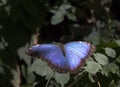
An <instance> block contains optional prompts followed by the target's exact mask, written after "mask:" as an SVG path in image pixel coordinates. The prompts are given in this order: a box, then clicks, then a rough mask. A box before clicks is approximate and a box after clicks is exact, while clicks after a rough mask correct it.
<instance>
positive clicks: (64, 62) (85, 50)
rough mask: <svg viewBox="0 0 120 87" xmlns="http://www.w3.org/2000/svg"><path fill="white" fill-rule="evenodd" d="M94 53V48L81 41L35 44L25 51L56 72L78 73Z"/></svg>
mask: <svg viewBox="0 0 120 87" xmlns="http://www.w3.org/2000/svg"><path fill="white" fill-rule="evenodd" d="M94 51H95V46H93V45H92V44H90V43H87V42H83V41H73V42H68V43H66V44H65V45H63V44H37V45H34V46H32V47H31V48H29V49H28V50H27V54H28V55H30V56H34V57H38V58H41V59H42V60H44V61H46V62H47V63H48V65H50V67H51V68H55V69H56V71H58V72H63V73H65V72H70V73H75V72H78V70H79V69H80V67H81V66H82V65H83V64H84V63H85V60H86V59H87V58H89V57H90V56H91V55H92V54H93V52H94Z"/></svg>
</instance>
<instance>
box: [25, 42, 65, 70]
mask: <svg viewBox="0 0 120 87" xmlns="http://www.w3.org/2000/svg"><path fill="white" fill-rule="evenodd" d="M27 53H28V54H29V55H31V56H35V57H39V58H41V59H43V60H45V61H46V62H48V63H50V65H52V66H54V67H56V68H57V69H59V70H63V71H66V69H67V64H66V63H67V62H66V58H65V57H64V55H63V53H62V51H61V48H60V47H59V46H57V45H54V44H40V45H39V44H38V45H34V46H32V47H31V48H30V49H29V50H28V52H27Z"/></svg>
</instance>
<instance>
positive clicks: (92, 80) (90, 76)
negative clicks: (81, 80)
mask: <svg viewBox="0 0 120 87" xmlns="http://www.w3.org/2000/svg"><path fill="white" fill-rule="evenodd" d="M88 77H89V79H90V80H91V82H95V80H94V79H93V77H92V75H91V74H90V73H89V74H88Z"/></svg>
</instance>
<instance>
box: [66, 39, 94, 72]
mask: <svg viewBox="0 0 120 87" xmlns="http://www.w3.org/2000/svg"><path fill="white" fill-rule="evenodd" d="M64 50H65V55H66V56H65V57H66V59H67V63H68V67H69V72H75V71H76V70H78V68H79V67H80V66H81V64H82V62H83V61H84V60H85V59H86V58H88V57H89V56H90V55H91V54H92V53H93V51H94V46H92V45H91V44H89V43H87V42H81V41H79V42H70V43H67V44H65V45H64Z"/></svg>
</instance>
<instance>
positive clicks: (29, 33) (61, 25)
mask: <svg viewBox="0 0 120 87" xmlns="http://www.w3.org/2000/svg"><path fill="white" fill-rule="evenodd" d="M111 3H112V2H111V0H43V1H42V0H29V1H28V0H0V87H45V85H46V83H47V80H49V79H50V77H51V79H50V81H49V84H48V85H49V87H60V86H61V87H68V86H73V87H98V85H99V87H100V86H101V87H119V86H120V80H119V79H120V54H119V52H120V35H119V34H120V30H119V26H120V22H119V21H117V20H115V19H114V17H113V15H112V14H111V13H112V12H111V11H110V8H111V7H110V6H111ZM36 32H37V33H40V35H39V40H38V41H39V43H52V42H62V43H66V42H69V41H76V40H77V41H78V40H84V41H88V42H90V43H92V44H94V45H95V46H96V51H95V53H94V54H93V55H92V56H91V57H90V58H89V59H88V60H86V64H85V66H83V67H81V69H80V71H79V72H78V73H77V74H70V73H65V74H62V73H59V72H54V69H51V68H50V67H49V66H48V65H47V63H46V62H44V61H42V60H40V59H35V58H32V57H30V56H28V55H27V54H26V53H25V51H26V49H28V48H29V47H30V46H31V45H32V44H33V42H34V38H33V37H34V35H36ZM53 72H54V73H53ZM51 75H52V76H51Z"/></svg>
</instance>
